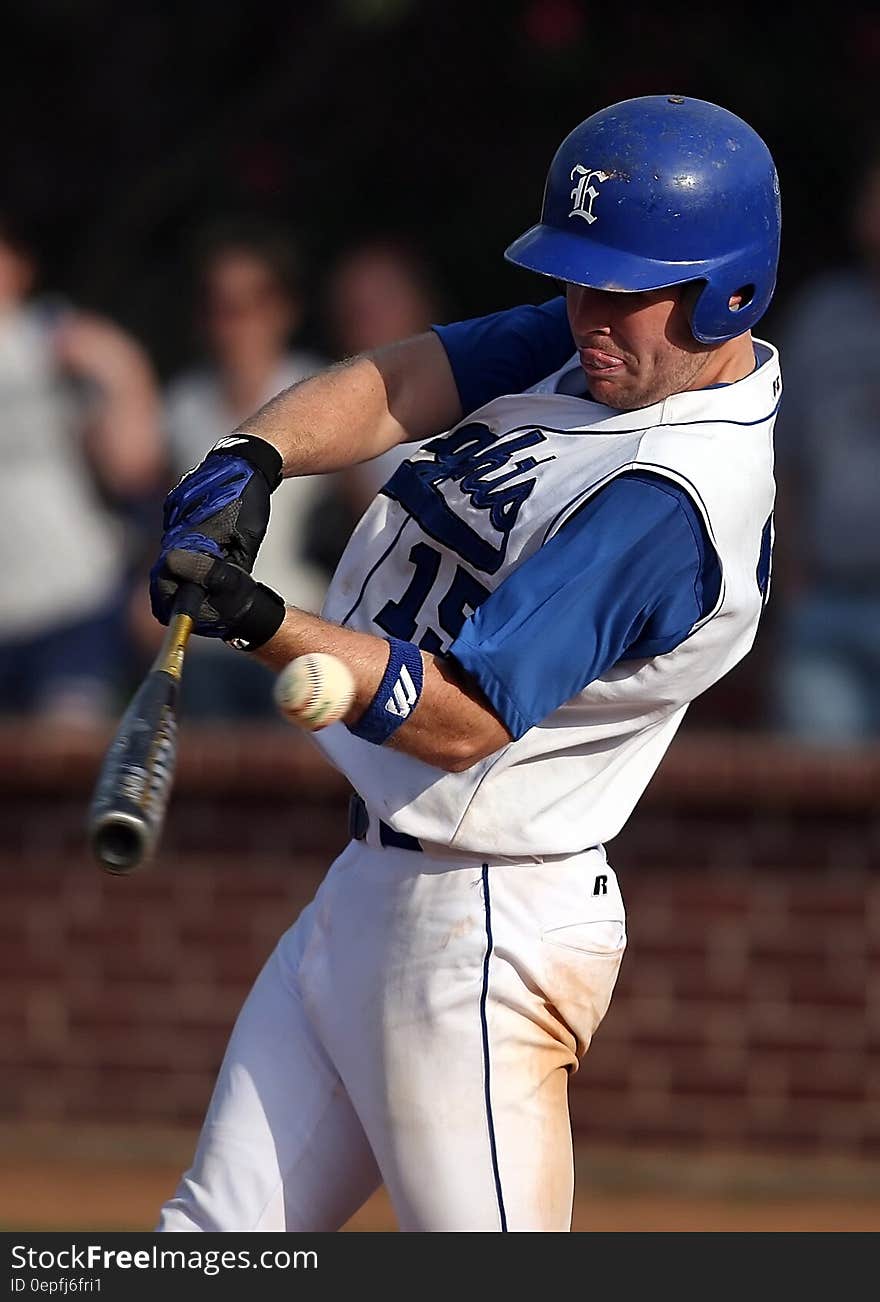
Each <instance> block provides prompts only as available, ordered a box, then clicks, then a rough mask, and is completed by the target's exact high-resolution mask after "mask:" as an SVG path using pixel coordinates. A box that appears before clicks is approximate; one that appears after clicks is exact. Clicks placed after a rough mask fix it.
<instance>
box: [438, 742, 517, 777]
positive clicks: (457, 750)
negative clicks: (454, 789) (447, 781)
mask: <svg viewBox="0 0 880 1302" xmlns="http://www.w3.org/2000/svg"><path fill="white" fill-rule="evenodd" d="M507 741H510V737H509V736H508V737H506V738H505V740H499V739H497V738H494V737H493V738H491V739H490V738H480V737H470V736H461V737H456V738H453V739H451V740H449V741H448V742H447V744H446V745H445V746H444V748H443V754H442V756H441V758H440V760H439V762H438V767H439V768H442V769H443V770H444V771H445V772H446V773H464V772H466V771H467V769H471V768H473V767H474V765H475V764H479V763H480V761H481V760H484V759H488V757H489V756H490V755H494V754H495V752H496V751H498V750H500V749H501V747H502V746H503V745H505V744H506V742H507Z"/></svg>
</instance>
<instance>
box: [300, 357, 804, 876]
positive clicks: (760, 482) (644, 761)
mask: <svg viewBox="0 0 880 1302" xmlns="http://www.w3.org/2000/svg"><path fill="white" fill-rule="evenodd" d="M755 354H756V363H757V364H756V369H755V370H754V371H753V372H752V373H751V374H750V375H748V376H747V377H746V378H744V379H742V380H739V381H737V382H736V383H734V384H730V385H719V386H716V387H713V388H709V389H699V390H695V391H693V392H688V393H678V394H674V395H672V396H671V397H669V398H667V399H665V400H664V401H663V402H659V403H657V404H655V405H654V406H651V407H646V408H641V409H640V410H637V411H629V412H621V411H616V410H613V409H610V408H608V407H606V406H603V405H601V404H599V403H595V402H593V401H591V400H590V399H589V398H584V397H574V396H570V390H571V389H572V387H573V384H572V381H573V378H574V377H576V376H578V375H580V374H581V372H580V367H579V363H578V360H577V358H574V359H573V360H572V361H571V362H569V363H568V364H567V365H566V366H564V367H563V368H561V370H560V371H558V372H557V373H556V374H555V375H552V376H550V377H549V378H548V379H547V380H545V381H542V382H541V383H540V384H539V385H537V386H535V388H534V389H533V390H531V391H530V392H528V393H526V394H519V395H515V396H506V397H501V398H498V399H496V400H495V401H493V402H490V403H488V404H486V405H485V406H484V407H482V408H480V409H479V410H478V411H477V412H474V413H473V414H471V415H470V416H468V417H467V419H466V420H465V421H463V422H461V424H460V425H458V426H456V427H455V428H454V429H453V430H452V431H450V432H449V433H448V434H446V435H442V436H441V437H440V438H438V439H432V440H430V441H429V442H428V443H426V444H424V445H423V446H421V447H420V448H418V449H417V450H415V451H413V453H412V455H411V457H410V458H409V459H408V460H407V461H406V462H405V463H404V464H403V465H402V466H401V467H400V468H399V469H398V471H397V472H396V473H395V475H394V476H393V477H392V479H391V480H390V481H389V483H388V484H387V485H386V486H385V489H384V490H383V491H382V493H380V494H379V495H378V496H377V498H376V499H375V501H374V502H373V504H372V505H371V506H370V508H369V509H368V510H367V512H366V513H365V515H364V516H363V518H362V520H361V522H360V524H359V526H358V528H357V529H356V530H355V532H354V534H353V536H352V538H351V540H350V542H349V544H348V547H347V548H346V550H345V553H344V554H343V556H342V559H341V560H340V563H339V565H338V567H337V570H336V573H335V575H334V578H333V580H332V582H331V585H330V588H329V591H328V594H327V598H326V601H325V603H324V607H323V611H322V613H323V615H324V616H325V617H326V618H327V619H330V620H333V621H334V622H336V623H340V624H343V625H345V626H346V627H349V628H352V629H357V630H360V631H364V632H369V633H372V634H377V635H379V636H387V635H388V634H389V632H390V633H392V634H393V635H394V636H404V637H406V638H407V639H408V640H410V641H413V642H416V643H417V644H419V645H420V646H422V647H423V648H426V649H428V650H432V651H435V652H445V651H446V650H448V649H449V648H450V647H452V654H455V646H454V644H455V642H456V640H457V639H459V638H460V637H462V636H466V634H467V624H468V620H469V617H470V616H471V614H472V612H473V611H474V610H476V609H477V608H478V607H479V605H480V604H481V602H482V601H485V600H486V598H487V597H488V595H489V594H491V593H493V592H494V591H495V590H496V589H497V588H499V587H500V585H502V584H503V583H504V582H505V579H507V578H508V577H509V576H510V575H511V574H512V573H513V572H514V571H515V570H516V569H517V567H519V566H521V565H522V564H523V563H524V562H526V561H527V560H528V559H529V558H530V557H531V556H533V555H534V554H535V553H536V552H537V551H538V549H540V548H541V547H542V546H544V545H545V544H547V543H548V542H549V541H550V540H551V539H553V538H554V537H556V536H557V535H558V534H559V531H560V530H562V529H563V528H564V526H565V525H566V522H568V521H569V520H570V519H571V518H572V517H573V516H574V514H575V513H576V512H577V511H578V510H579V508H581V507H582V506H583V505H584V504H585V503H586V502H587V501H588V500H589V499H591V498H592V497H593V495H595V494H596V493H597V492H598V491H599V490H600V489H601V488H603V487H604V486H606V485H607V484H608V483H609V482H610V481H611V480H613V479H614V478H616V477H618V476H620V475H622V474H625V473H627V472H632V471H634V470H637V471H648V472H651V473H653V474H656V475H659V476H661V477H663V478H664V479H667V480H670V481H672V482H673V483H675V484H676V485H678V487H679V488H683V489H684V490H686V492H687V494H688V496H689V497H690V499H691V500H692V502H693V503H694V505H695V506H696V508H697V510H698V511H699V514H700V516H701V518H702V521H703V523H704V525H705V528H706V532H707V534H708V537H709V539H710V540H711V544H712V546H713V547H714V549H715V551H716V553H717V558H718V562H719V566H720V571H721V583H720V591H719V593H718V597H717V600H716V601H715V604H714V606H713V608H712V609H711V610H709V611H708V612H707V613H706V614H705V615H704V617H703V618H701V619H699V620H698V621H697V622H696V623H695V624H694V625H693V627H692V628H691V629H690V631H689V633H688V634H687V636H685V637H684V639H683V640H682V641H681V642H679V644H678V645H676V646H675V647H674V648H672V649H671V650H669V651H667V652H665V653H662V654H657V655H651V656H645V657H641V658H638V659H625V660H621V661H618V662H617V663H615V664H613V665H612V666H611V667H610V668H609V669H608V670H607V671H606V672H604V673H602V674H601V675H600V676H599V677H597V678H595V679H594V680H593V681H591V682H589V683H588V684H587V685H586V686H585V687H584V688H583V690H581V691H579V692H578V693H577V694H576V695H574V696H573V697H571V699H568V700H565V701H563V702H561V703H560V704H559V706H558V708H555V709H553V710H552V711H551V712H550V713H549V714H548V715H547V716H546V717H544V718H542V719H541V720H540V721H539V722H537V723H535V724H534V726H530V727H528V728H527V729H526V731H525V732H524V733H523V734H522V735H521V736H518V737H516V738H515V739H514V740H513V741H512V742H511V743H510V744H508V745H507V746H505V747H503V748H502V749H501V750H499V751H497V752H496V753H495V754H493V755H491V756H489V757H488V758H486V759H484V760H481V761H479V762H478V763H476V764H474V765H473V766H472V767H471V768H468V769H467V770H466V771H464V772H461V773H447V772H445V771H442V770H440V769H438V768H434V767H432V766H431V765H428V764H426V763H424V762H422V761H420V760H417V759H414V758H412V757H411V756H409V755H406V754H405V753H403V752H402V751H400V750H397V749H393V748H392V747H389V746H388V745H385V746H382V747H379V746H375V745H373V744H371V743H369V742H366V741H363V740H361V739H359V738H357V737H354V736H353V735H352V734H351V733H350V732H349V731H348V729H347V728H345V727H344V725H342V724H336V725H334V726H332V727H330V728H327V729H325V730H324V731H323V732H321V733H320V734H318V735H317V736H316V738H315V740H316V741H317V744H318V745H319V746H320V747H321V749H322V750H323V751H324V753H325V754H326V755H327V757H328V758H329V759H330V760H331V762H332V763H333V764H334V765H335V766H336V767H337V768H339V769H340V770H341V771H342V772H343V773H344V774H345V775H346V777H347V778H348V779H349V781H350V782H351V783H352V785H353V786H354V787H355V789H356V790H357V791H359V792H360V794H361V795H362V796H363V798H364V800H365V801H366V804H367V806H368V808H369V809H370V811H371V812H372V813H373V814H374V815H376V816H378V817H380V818H381V819H384V820H385V821H386V822H387V823H389V824H390V825H391V826H392V827H393V828H394V829H395V830H397V831H399V832H405V833H408V834H409V835H411V836H415V837H418V838H420V839H421V841H422V842H423V844H425V846H426V848H427V849H430V848H431V847H432V846H434V847H438V851H439V848H441V847H442V848H446V849H450V848H451V849H452V850H461V851H467V852H469V853H470V852H473V853H477V854H492V855H495V856H496V857H497V856H499V855H500V856H504V857H510V858H514V859H516V858H525V859H531V858H544V857H547V856H549V855H566V854H573V853H577V852H578V851H580V850H583V849H585V848H587V847H589V846H593V845H598V844H601V843H604V842H607V841H608V840H610V839H611V838H612V837H614V836H615V835H616V834H617V833H618V832H619V831H620V829H621V828H622V827H623V825H624V823H625V822H626V820H627V818H628V817H629V815H630V813H631V811H632V809H633V808H634V806H635V804H636V802H637V801H638V799H639V797H640V796H641V794H642V792H643V791H644V789H645V787H646V785H647V784H648V782H649V781H650V779H651V777H652V775H653V774H654V772H655V771H656V769H657V766H658V764H659V763H660V760H661V759H662V757H663V755H664V753H665V751H666V749H667V747H668V746H669V744H670V742H671V740H672V738H673V736H674V734H675V732H676V730H677V728H678V726H679V724H680V723H681V721H682V718H683V716H684V713H685V710H686V709H687V706H688V704H689V702H690V701H692V700H693V699H694V698H695V697H696V696H698V695H699V694H700V693H701V692H703V691H705V690H706V688H708V687H709V686H711V684H712V683H714V682H716V681H717V680H718V679H719V678H721V677H722V675H723V674H725V673H727V672H728V670H730V669H731V668H732V667H733V666H734V665H735V664H736V663H737V662H738V661H739V660H740V659H741V658H742V657H743V656H744V655H745V654H746V652H747V651H748V650H749V648H750V647H751V645H752V642H753V640H754V637H755V632H756V629H757V625H758V620H759V617H760V614H761V609H762V606H763V604H764V600H765V596H766V588H767V584H766V574H765V575H764V581H763V582H762V576H761V571H762V566H763V568H764V569H765V570H766V561H767V553H768V548H769V541H768V540H769V537H770V533H771V529H772V526H771V523H770V521H771V516H772V510H773V501H774V492H775V486H774V479H773V425H774V421H775V415H776V411H777V408H778V404H779V397H780V391H781V378H780V373H779V364H778V357H777V354H776V351H775V349H774V348H773V347H772V346H771V345H769V344H766V343H762V342H760V341H757V340H756V341H755ZM567 390H568V391H569V392H567ZM463 625H464V627H463ZM543 636H544V637H546V639H547V640H548V643H549V642H550V641H551V640H552V639H553V636H554V629H553V627H552V626H551V627H547V628H546V629H544V630H543ZM400 704H401V702H400V701H398V702H397V705H396V706H395V705H393V706H392V708H398V707H399V706H400ZM402 704H403V708H404V709H406V702H405V699H404V701H403V702H402Z"/></svg>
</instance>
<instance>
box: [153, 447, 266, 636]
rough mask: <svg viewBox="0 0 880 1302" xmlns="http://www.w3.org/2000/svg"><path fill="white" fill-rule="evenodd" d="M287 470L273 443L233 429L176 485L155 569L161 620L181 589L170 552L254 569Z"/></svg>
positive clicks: (155, 596) (156, 608) (157, 612)
mask: <svg viewBox="0 0 880 1302" xmlns="http://www.w3.org/2000/svg"><path fill="white" fill-rule="evenodd" d="M281 469H282V461H281V455H280V453H279V452H278V451H277V449H276V448H274V447H273V446H272V444H271V443H267V442H266V441H265V439H261V438H257V437H256V435H254V434H230V435H228V436H227V437H225V438H222V439H220V440H219V441H218V442H217V443H215V444H214V446H213V447H212V448H211V450H210V452H208V453H207V455H206V456H205V458H204V459H203V460H202V461H201V462H200V463H199V465H197V466H196V467H195V468H194V469H192V470H189V471H187V473H186V474H185V475H184V476H183V477H182V478H181V479H180V481H179V483H178V484H177V485H176V486H175V487H174V488H173V489H172V490H171V492H170V493H169V494H168V496H167V497H166V499H165V507H164V513H163V521H164V532H163V535H162V540H161V543H160V548H159V556H158V558H157V560H156V563H155V565H154V566H153V568H152V570H151V571H150V600H151V603H152V607H153V614H154V615H155V617H156V619H158V620H159V622H160V624H167V623H168V620H169V619H170V617H171V608H172V606H173V604H174V597H175V594H176V592H177V579H176V577H175V576H174V575H173V574H172V573H171V572H170V570H169V569H168V565H167V557H168V553H169V552H170V551H172V550H174V549H177V550H183V551H192V552H205V553H207V554H208V555H210V556H215V557H217V558H219V559H222V560H226V561H230V562H231V563H232V564H233V565H237V566H238V567H239V568H241V569H243V570H246V571H247V573H248V574H249V573H250V572H251V570H252V569H253V567H254V561H255V560H256V558H257V552H258V551H259V548H260V543H261V542H262V541H263V538H264V537H265V534H266V528H267V526H268V524H269V497H270V495H271V494H272V493H273V492H274V490H275V489H276V488H277V487H278V485H279V484H280V483H281Z"/></svg>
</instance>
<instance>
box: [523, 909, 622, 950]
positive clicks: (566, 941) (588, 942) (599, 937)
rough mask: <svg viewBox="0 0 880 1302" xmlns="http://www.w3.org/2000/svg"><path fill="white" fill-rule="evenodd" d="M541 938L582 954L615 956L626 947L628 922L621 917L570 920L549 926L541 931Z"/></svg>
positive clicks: (549, 943) (548, 942) (550, 943)
mask: <svg viewBox="0 0 880 1302" xmlns="http://www.w3.org/2000/svg"><path fill="white" fill-rule="evenodd" d="M541 939H542V940H543V941H546V943H547V944H548V945H561V946H562V947H563V948H564V949H575V950H578V951H579V952H580V953H581V954H603V955H608V956H609V957H613V956H614V955H615V954H622V953H623V950H624V949H625V947H626V924H625V923H624V922H623V921H622V920H621V919H620V918H596V919H590V921H588V922H570V923H566V924H565V925H564V926H561V927H548V928H547V929H546V930H545V931H543V932H542V933H541Z"/></svg>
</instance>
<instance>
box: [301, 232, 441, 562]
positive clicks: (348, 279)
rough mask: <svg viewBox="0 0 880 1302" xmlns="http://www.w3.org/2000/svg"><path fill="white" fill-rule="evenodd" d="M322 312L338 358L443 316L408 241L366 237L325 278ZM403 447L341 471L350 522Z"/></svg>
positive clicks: (435, 292) (395, 463) (392, 339)
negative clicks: (369, 238)
mask: <svg viewBox="0 0 880 1302" xmlns="http://www.w3.org/2000/svg"><path fill="white" fill-rule="evenodd" d="M325 314H326V318H327V328H328V331H329V335H330V339H331V341H332V347H333V351H334V353H335V355H336V357H338V358H342V357H353V356H354V355H355V354H357V353H364V352H368V351H369V350H370V349H371V348H382V347H384V346H385V345H386V344H390V343H394V342H395V341H396V340H398V339H406V338H408V337H409V336H410V335H416V334H420V333H421V332H422V331H424V330H430V328H431V326H432V324H434V323H435V322H437V321H440V320H445V319H446V317H445V315H444V305H443V303H442V302H441V297H440V294H439V292H438V289H437V286H436V284H435V280H434V276H433V273H432V271H431V270H430V268H429V266H428V263H427V261H426V260H425V259H424V258H423V257H422V256H421V255H420V254H419V253H417V252H416V250H415V249H414V248H413V247H412V246H410V245H408V244H405V243H403V242H402V241H397V240H392V239H385V240H382V239H374V240H370V241H365V242H364V243H362V244H357V245H354V246H353V247H351V248H349V249H348V250H346V251H345V252H344V253H343V254H342V256H341V257H340V258H339V260H338V261H337V263H336V265H335V266H334V268H333V271H332V273H331V275H330V279H329V282H328V286H327V292H326V301H325ZM407 450H408V449H407V446H406V444H403V445H402V446H401V447H399V448H392V449H391V450H390V451H388V452H385V453H383V455H382V456H380V457H374V458H373V460H372V461H365V462H363V463H362V464H361V465H360V466H354V467H351V468H350V469H349V470H348V471H346V472H345V479H344V485H345V490H346V494H347V498H348V502H349V506H350V510H351V511H352V513H353V516H354V522H355V523H356V522H357V520H358V519H359V518H360V516H361V514H362V512H363V510H364V508H365V507H366V506H367V505H368V504H369V503H370V502H371V501H372V499H373V498H374V497H375V495H376V493H377V492H378V491H379V489H380V488H381V487H382V485H383V484H384V483H385V482H386V481H387V480H388V479H389V477H390V476H391V475H392V474H393V473H394V471H395V470H396V468H397V466H398V465H399V464H400V462H401V461H402V460H404V458H405V457H406V455H407ZM337 559H338V557H337ZM333 568H335V561H334V564H333Z"/></svg>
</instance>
